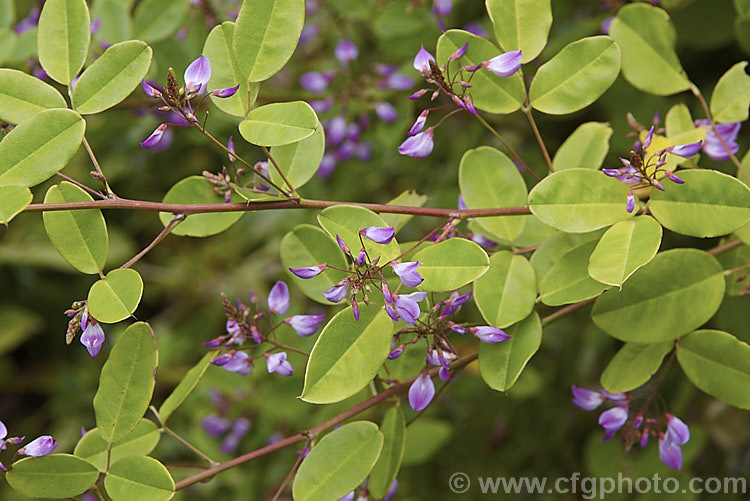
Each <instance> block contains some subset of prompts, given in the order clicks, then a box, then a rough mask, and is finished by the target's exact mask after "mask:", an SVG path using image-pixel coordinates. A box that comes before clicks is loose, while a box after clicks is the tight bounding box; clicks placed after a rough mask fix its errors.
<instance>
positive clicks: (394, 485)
mask: <svg viewBox="0 0 750 501" xmlns="http://www.w3.org/2000/svg"><path fill="white" fill-rule="evenodd" d="M397 491H398V480H394V481H393V483H392V484H391V488H390V489H388V494H386V495H385V497H384V498H383V499H382V501H389V500H390V499H391V498H393V496H395V495H396V492H397Z"/></svg>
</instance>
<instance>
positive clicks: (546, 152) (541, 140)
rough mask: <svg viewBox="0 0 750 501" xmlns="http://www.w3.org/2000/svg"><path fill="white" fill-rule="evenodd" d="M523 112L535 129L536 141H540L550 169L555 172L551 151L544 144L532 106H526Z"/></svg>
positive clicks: (533, 129)
mask: <svg viewBox="0 0 750 501" xmlns="http://www.w3.org/2000/svg"><path fill="white" fill-rule="evenodd" d="M523 112H524V113H525V114H526V118H528V119H529V124H530V125H531V130H532V131H534V136H535V137H536V141H537V142H538V143H539V147H540V148H542V154H543V155H544V160H545V161H546V162H547V167H548V168H549V171H550V172H555V169H554V168H553V167H552V159H551V158H550V157H549V152H548V151H547V147H546V146H545V145H544V140H543V139H542V135H541V134H540V133H539V129H538V128H537V126H536V122H535V121H534V116H533V115H532V114H531V108H526V109H525V110H523Z"/></svg>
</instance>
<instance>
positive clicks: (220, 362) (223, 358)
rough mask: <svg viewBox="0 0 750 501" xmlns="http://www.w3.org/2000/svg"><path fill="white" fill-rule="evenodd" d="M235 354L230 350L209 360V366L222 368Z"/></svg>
mask: <svg viewBox="0 0 750 501" xmlns="http://www.w3.org/2000/svg"><path fill="white" fill-rule="evenodd" d="M236 352H237V350H231V351H228V352H226V353H224V354H223V355H219V356H218V357H216V358H214V359H213V360H211V364H212V365H216V366H219V367H222V366H224V365H225V364H227V363H228V362H229V361H230V360H232V358H233V357H234V354H235V353H236Z"/></svg>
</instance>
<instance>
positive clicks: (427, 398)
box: [409, 370, 435, 412]
mask: <svg viewBox="0 0 750 501" xmlns="http://www.w3.org/2000/svg"><path fill="white" fill-rule="evenodd" d="M434 396H435V385H434V384H433V382H432V378H430V375H429V374H428V373H427V371H426V370H425V371H422V374H421V375H420V376H419V377H418V378H417V379H415V380H414V382H413V383H412V384H411V386H410V387H409V405H410V406H411V408H412V409H414V410H415V411H417V412H419V411H421V410H424V409H425V408H426V407H427V406H428V405H429V404H430V402H431V401H432V397H434Z"/></svg>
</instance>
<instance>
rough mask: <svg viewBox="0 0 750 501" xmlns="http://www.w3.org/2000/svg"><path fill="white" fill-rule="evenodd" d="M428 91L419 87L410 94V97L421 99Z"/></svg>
mask: <svg viewBox="0 0 750 501" xmlns="http://www.w3.org/2000/svg"><path fill="white" fill-rule="evenodd" d="M426 93H427V89H419V90H418V91H417V92H415V93H414V94H412V95H411V96H409V99H412V100H414V99H419V98H420V97H422V96H424V95H425V94H426Z"/></svg>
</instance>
